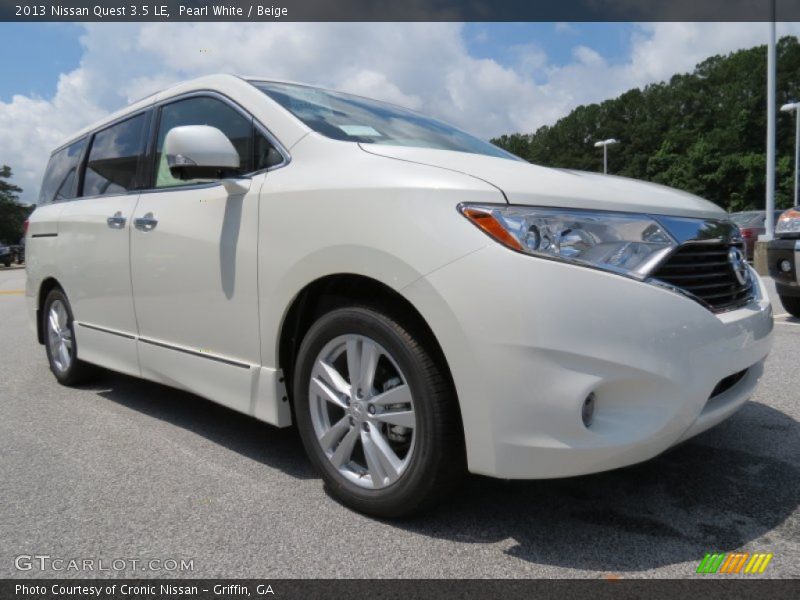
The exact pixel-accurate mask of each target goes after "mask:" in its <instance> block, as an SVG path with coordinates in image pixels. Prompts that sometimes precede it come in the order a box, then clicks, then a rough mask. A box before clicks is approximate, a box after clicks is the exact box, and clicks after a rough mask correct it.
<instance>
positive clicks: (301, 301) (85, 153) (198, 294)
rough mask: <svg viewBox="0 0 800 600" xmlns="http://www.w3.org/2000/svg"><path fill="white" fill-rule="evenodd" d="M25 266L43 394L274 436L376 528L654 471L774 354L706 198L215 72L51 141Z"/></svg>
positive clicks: (747, 276)
mask: <svg viewBox="0 0 800 600" xmlns="http://www.w3.org/2000/svg"><path fill="white" fill-rule="evenodd" d="M27 253H28V257H27V258H28V263H27V274H28V278H27V292H26V293H27V302H28V308H29V313H30V318H31V322H32V323H33V325H34V327H35V329H36V332H37V335H38V338H39V341H40V342H41V343H42V344H44V347H45V349H46V351H47V357H48V360H49V363H50V368H51V370H52V372H53V373H54V375H55V377H56V378H57V379H58V381H60V382H61V383H63V384H67V385H72V384H77V383H79V382H82V381H86V379H87V378H88V377H90V376H92V375H93V374H94V373H95V371H96V369H95V367H96V366H100V367H105V368H107V369H112V370H114V371H119V372H122V373H127V374H130V375H134V376H136V377H142V378H145V379H149V380H152V381H157V382H161V383H163V384H166V385H170V386H174V387H177V388H181V389H184V390H188V391H190V392H193V393H195V394H197V395H199V396H203V397H205V398H208V399H211V400H213V401H215V402H219V403H220V404H224V405H225V406H228V407H230V408H232V409H234V410H238V411H241V412H243V413H247V414H250V415H253V416H254V417H255V418H257V419H261V420H263V421H266V422H267V423H271V424H273V425H275V426H277V427H286V426H289V425H291V424H293V423H296V425H297V428H298V430H299V433H300V435H301V437H302V440H303V443H304V445H305V448H306V450H307V452H308V455H309V457H310V459H311V461H312V462H313V464H314V465H315V466H316V467H317V468H318V470H319V472H320V473H321V474H322V477H323V479H324V481H325V483H326V484H327V486H328V487H329V489H330V490H331V492H332V493H333V494H334V495H335V496H336V497H338V498H339V499H340V500H341V501H343V502H344V503H346V504H347V505H348V506H351V507H353V508H356V509H358V510H361V511H364V512H367V513H370V514H373V515H379V516H387V517H391V516H399V515H403V514H408V513H411V512H414V511H417V510H419V509H422V508H423V507H425V506H428V505H430V504H431V503H432V502H433V501H435V500H436V499H438V498H441V497H442V496H443V495H445V494H447V493H448V491H449V490H451V489H452V487H451V486H452V484H453V483H455V482H456V481H457V480H458V478H459V476H460V475H461V474H462V473H464V472H465V471H466V470H469V471H470V472H473V473H480V474H484V475H489V476H493V477H500V478H509V479H518V478H520V479H524V478H550V477H565V476H571V475H579V474H584V473H592V472H597V471H602V470H606V469H613V468H616V467H621V466H624V465H629V464H633V463H637V462H640V461H644V460H647V459H649V458H651V457H653V456H656V455H657V454H659V453H661V452H663V451H664V450H666V449H667V448H669V447H671V446H673V445H675V444H677V443H679V442H681V441H683V440H686V439H688V438H690V437H692V436H694V435H696V434H698V433H700V432H701V431H703V430H705V429H707V428H709V427H711V426H712V425H715V424H716V423H719V422H720V421H722V420H723V419H725V418H726V417H728V416H730V415H731V414H732V413H733V412H734V411H736V410H737V409H738V408H739V407H741V406H742V404H743V403H744V402H745V401H746V400H747V398H748V397H749V396H750V395H751V394H752V392H753V390H754V388H755V386H756V384H757V381H758V379H759V377H760V376H761V374H762V371H763V365H764V360H765V358H766V356H767V353H768V352H769V349H770V344H771V338H772V309H771V307H770V304H769V301H768V299H767V296H766V294H765V291H764V288H763V286H762V284H761V282H760V280H759V278H758V276H757V275H756V274H755V272H754V271H753V270H752V269H751V268H750V267H749V266H748V265H747V262H746V261H745V260H744V256H743V254H742V240H741V238H740V236H739V231H738V229H737V228H736V226H734V225H733V224H732V223H731V222H730V221H728V220H727V218H726V214H725V213H724V212H723V211H722V210H721V209H720V208H718V207H717V206H715V205H713V204H711V203H709V202H706V201H705V200H702V199H700V198H697V197H695V196H692V195H689V194H686V193H683V192H679V191H676V190H672V189H668V188H666V187H662V186H658V185H654V184H648V183H644V182H639V181H633V180H630V179H625V178H621V177H610V176H604V175H598V174H594V173H584V172H577V171H569V170H561V169H551V168H543V167H539V166H536V165H532V164H529V163H527V162H525V161H523V160H521V159H519V158H517V157H515V156H513V155H511V154H508V153H506V152H504V151H503V150H501V149H499V148H497V147H495V146H493V145H491V144H489V143H487V142H484V141H482V140H479V139H477V138H475V137H473V136H471V135H469V134H467V133H464V132H463V131H460V130H458V129H456V128H454V127H451V126H450V125H447V124H445V123H442V122H440V121H437V120H435V119H431V118H428V117H426V116H423V115H420V114H418V113H415V112H412V111H409V110H405V109H403V108H400V107H397V106H394V105H391V104H386V103H382V102H376V101H373V100H369V99H366V98H361V97H357V96H352V95H348V94H343V93H339V92H335V91H329V90H324V89H320V88H315V87H310V86H306V85H299V84H292V83H284V82H276V81H267V80H260V79H242V78H238V77H235V76H232V75H215V76H209V77H203V78H200V79H196V80H194V81H190V82H188V83H183V84H180V85H178V86H176V87H173V88H171V89H168V90H166V91H163V92H160V93H157V94H155V95H153V96H150V97H148V98H146V99H144V100H141V101H139V102H137V103H135V104H133V105H132V106H130V107H128V108H126V109H125V110H123V111H121V112H118V113H116V114H114V115H112V116H110V117H108V118H107V119H104V120H103V121H102V122H100V123H97V124H95V125H92V126H91V127H88V128H87V129H85V130H83V131H81V132H79V133H77V134H75V135H74V136H72V137H71V138H70V139H69V140H68V141H67V142H66V143H65V144H64V145H63V146H61V147H60V148H58V149H57V150H55V152H53V155H52V157H51V159H50V163H49V165H48V167H47V172H46V174H45V177H44V182H43V184H42V189H41V197H40V200H39V205H38V208H37V209H36V211H35V212H34V213H33V215H32V216H31V219H30V224H29V228H28V233H27Z"/></svg>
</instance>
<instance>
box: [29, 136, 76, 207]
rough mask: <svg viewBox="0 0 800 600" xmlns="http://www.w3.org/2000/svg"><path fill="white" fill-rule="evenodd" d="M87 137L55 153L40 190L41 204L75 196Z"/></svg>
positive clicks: (48, 164) (48, 165)
mask: <svg viewBox="0 0 800 600" xmlns="http://www.w3.org/2000/svg"><path fill="white" fill-rule="evenodd" d="M85 147H86V139H85V138H84V139H82V140H78V141H77V142H74V143H72V144H70V145H69V146H67V147H65V148H62V149H61V150H59V151H57V152H55V153H53V155H52V156H51V157H50V162H48V163H47V169H46V170H45V173H44V180H43V181H42V187H41V190H40V191H39V204H49V203H51V202H59V201H61V200H70V199H72V198H74V197H75V180H76V178H77V174H78V165H79V163H80V160H81V154H82V153H83V149H84V148H85Z"/></svg>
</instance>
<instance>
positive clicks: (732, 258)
mask: <svg viewBox="0 0 800 600" xmlns="http://www.w3.org/2000/svg"><path fill="white" fill-rule="evenodd" d="M728 262H730V263H731V268H732V269H733V274H734V275H736V280H737V281H738V282H739V283H740V284H741V285H745V284H746V283H747V282H748V280H749V279H750V272H749V271H748V270H747V261H745V259H744V254H742V251H741V250H739V248H736V247H735V246H734V247H733V248H731V249H730V250H728Z"/></svg>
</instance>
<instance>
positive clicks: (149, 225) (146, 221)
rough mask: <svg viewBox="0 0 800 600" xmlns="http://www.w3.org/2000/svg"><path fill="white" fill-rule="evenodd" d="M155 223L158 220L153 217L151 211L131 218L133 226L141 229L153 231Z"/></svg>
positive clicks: (156, 223)
mask: <svg viewBox="0 0 800 600" xmlns="http://www.w3.org/2000/svg"><path fill="white" fill-rule="evenodd" d="M156 225H158V220H157V219H154V218H153V213H151V212H149V213H147V214H146V215H145V216H143V217H139V218H137V219H134V220H133V226H134V227H136V229H139V230H141V231H153V229H155V228H156Z"/></svg>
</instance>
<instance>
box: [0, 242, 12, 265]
mask: <svg viewBox="0 0 800 600" xmlns="http://www.w3.org/2000/svg"><path fill="white" fill-rule="evenodd" d="M13 260H14V253H13V252H12V251H11V247H10V246H6V245H5V244H0V264H2V265H3V266H4V267H10V266H11V263H12V261H13Z"/></svg>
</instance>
